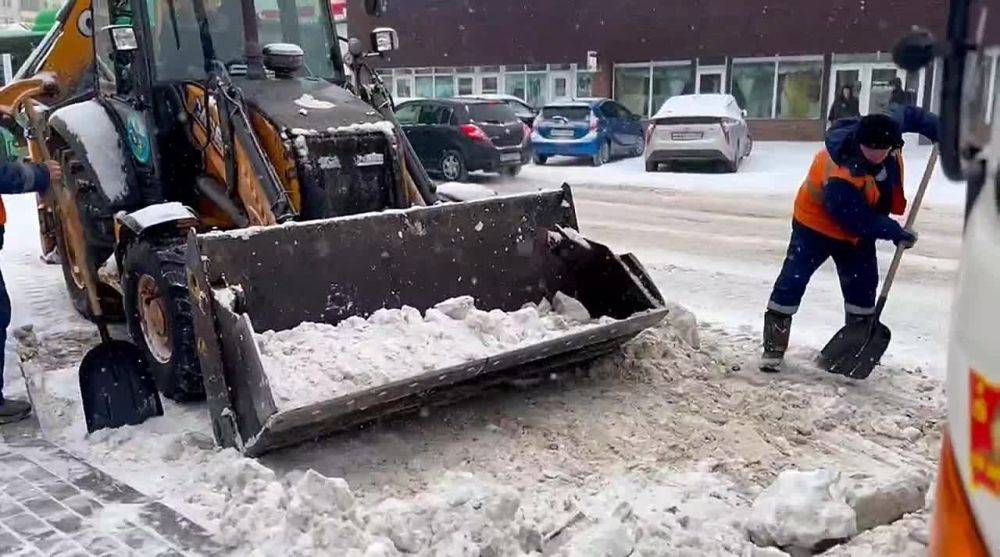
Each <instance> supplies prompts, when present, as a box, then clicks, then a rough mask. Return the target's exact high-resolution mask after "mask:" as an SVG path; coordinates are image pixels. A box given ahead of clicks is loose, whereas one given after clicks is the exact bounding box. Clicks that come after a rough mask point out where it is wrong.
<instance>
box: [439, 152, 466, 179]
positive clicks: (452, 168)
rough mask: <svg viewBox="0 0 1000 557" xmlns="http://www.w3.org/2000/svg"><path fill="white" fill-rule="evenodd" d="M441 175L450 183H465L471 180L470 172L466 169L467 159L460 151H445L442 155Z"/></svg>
mask: <svg viewBox="0 0 1000 557" xmlns="http://www.w3.org/2000/svg"><path fill="white" fill-rule="evenodd" d="M441 174H442V175H443V176H444V179H445V180H448V181H449V182H464V181H466V180H468V179H469V171H468V170H467V169H466V168H465V159H463V158H462V153H459V152H458V151H445V152H444V154H443V155H441Z"/></svg>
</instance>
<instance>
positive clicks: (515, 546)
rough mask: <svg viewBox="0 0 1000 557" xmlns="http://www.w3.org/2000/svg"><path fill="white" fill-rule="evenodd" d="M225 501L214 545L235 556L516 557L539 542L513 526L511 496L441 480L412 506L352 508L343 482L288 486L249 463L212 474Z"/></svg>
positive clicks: (462, 479)
mask: <svg viewBox="0 0 1000 557" xmlns="http://www.w3.org/2000/svg"><path fill="white" fill-rule="evenodd" d="M212 475H213V477H214V486H215V488H216V489H217V490H219V491H220V492H221V493H222V494H223V495H224V496H225V498H226V503H225V507H224V509H223V511H222V515H221V520H220V524H219V536H220V541H221V542H222V543H224V544H226V545H227V546H229V547H230V548H232V549H233V550H234V552H235V550H241V551H239V552H238V554H241V555H343V556H348V557H351V556H356V557H382V556H392V555H400V554H401V553H405V554H419V555H497V556H500V555H522V554H525V553H528V552H531V551H537V550H539V549H540V544H541V535H540V534H539V533H538V532H537V531H535V530H533V529H532V528H530V527H528V526H526V525H525V524H524V523H523V520H521V519H520V518H519V513H518V510H519V507H520V498H519V497H518V494H517V492H516V491H514V490H512V489H510V488H506V487H500V486H497V485H493V484H490V483H488V482H483V481H481V480H478V479H476V478H474V477H473V476H471V475H467V474H448V475H446V476H445V477H444V478H442V480H441V481H440V482H439V483H438V484H437V485H436V486H435V487H434V488H432V489H431V490H430V491H427V492H423V493H421V494H419V495H417V496H416V497H414V498H411V499H406V500H403V499H395V498H390V499H386V500H384V501H382V502H381V503H378V504H377V505H375V506H373V507H370V508H367V509H365V508H362V507H361V506H360V505H358V504H356V501H355V498H354V494H353V493H352V492H351V490H350V488H349V487H348V485H347V482H345V481H344V480H342V479H340V478H328V477H325V476H323V475H322V474H319V473H317V472H315V471H313V470H308V471H307V472H305V473H304V474H303V475H302V476H301V477H300V478H299V479H298V480H296V481H294V482H292V483H291V484H290V485H287V484H285V483H282V482H281V481H279V479H278V478H277V476H276V475H275V474H274V472H272V471H271V470H270V469H268V468H265V467H264V466H262V465H260V464H258V463H257V462H256V461H254V460H250V459H236V460H231V461H229V462H226V463H224V464H223V465H222V466H220V467H219V468H218V469H216V470H214V471H213V472H212Z"/></svg>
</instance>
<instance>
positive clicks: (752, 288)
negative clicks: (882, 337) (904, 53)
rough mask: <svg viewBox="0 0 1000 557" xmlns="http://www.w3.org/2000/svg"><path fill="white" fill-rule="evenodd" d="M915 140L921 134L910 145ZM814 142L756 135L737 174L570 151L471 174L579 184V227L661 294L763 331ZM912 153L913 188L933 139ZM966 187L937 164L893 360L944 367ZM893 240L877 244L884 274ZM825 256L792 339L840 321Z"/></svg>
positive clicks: (897, 311) (709, 316)
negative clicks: (595, 158)
mask: <svg viewBox="0 0 1000 557" xmlns="http://www.w3.org/2000/svg"><path fill="white" fill-rule="evenodd" d="M912 143H915V142H912ZM819 148H820V144H819V143H781V142H775V143H758V144H757V145H755V147H754V152H753V155H752V156H751V157H750V158H749V159H748V160H747V161H745V162H744V164H743V166H742V167H741V168H740V171H739V172H738V173H737V174H715V173H712V174H706V173H697V172H684V173H674V172H659V173H647V172H646V171H645V168H644V166H643V161H642V158H631V159H624V160H619V161H615V162H612V163H610V164H607V165H605V166H603V167H600V168H592V167H590V166H589V165H587V164H586V163H585V162H582V161H577V160H574V159H568V158H557V159H554V160H551V161H549V162H548V164H546V165H545V166H535V165H529V166H526V167H525V168H524V170H523V171H522V173H521V174H520V175H519V176H518V177H517V179H515V180H501V179H500V178H498V177H495V176H489V175H484V174H479V175H474V176H473V179H474V180H475V181H477V182H478V183H480V184H481V185H484V186H487V187H490V188H494V189H496V190H498V191H500V192H501V193H507V192H514V191H526V190H531V189H537V188H539V187H543V188H549V187H554V186H557V185H559V184H562V183H563V182H566V183H569V184H570V185H571V186H573V193H574V199H575V201H576V204H577V211H578V214H579V219H580V231H581V232H582V233H583V234H585V235H586V236H588V237H591V238H593V239H596V240H598V241H602V242H605V243H607V244H608V245H610V246H611V247H612V248H613V249H615V250H617V251H631V252H633V253H635V254H636V255H637V256H638V257H639V259H640V260H641V261H642V262H643V264H644V265H645V266H646V268H647V270H649V271H650V272H651V274H652V275H653V277H654V279H656V281H657V283H658V284H659V285H660V288H661V290H662V291H663V292H664V294H665V295H666V296H667V297H668V298H670V299H672V300H679V301H683V303H684V305H685V306H687V307H689V308H690V309H691V310H692V311H694V313H695V314H696V315H698V317H699V318H700V319H702V320H704V321H708V322H712V323H718V324H720V325H723V326H725V327H726V328H727V329H729V330H741V331H759V330H760V322H761V320H762V318H763V312H764V307H765V305H766V304H767V299H768V296H769V295H770V291H771V287H772V286H773V284H774V279H775V278H776V277H777V274H778V270H779V269H780V267H781V262H782V260H783V258H784V254H785V249H786V248H787V246H788V236H789V233H790V231H791V214H792V205H793V201H794V198H795V193H796V191H797V190H798V187H799V185H801V183H802V180H803V178H804V177H805V174H806V171H807V169H808V167H809V163H810V162H811V161H812V157H813V155H814V154H815V152H816V150H817V149H819ZM905 153H906V190H907V192H909V194H910V196H912V194H913V193H914V192H915V191H916V188H917V185H918V184H919V182H920V178H921V176H922V175H923V172H924V168H925V166H926V163H927V158H928V156H929V155H930V147H927V146H913V147H910V148H907V149H906V150H905ZM964 196H965V189H964V185H963V184H959V183H956V182H952V181H950V180H948V179H947V178H946V177H945V176H944V175H943V174H942V172H941V169H940V166H939V167H938V168H937V169H935V173H934V175H933V177H932V180H931V183H930V186H929V189H928V192H927V197H926V199H925V201H924V206H923V208H922V209H921V212H920V214H919V216H918V218H917V224H916V229H917V230H918V231H919V232H920V242H919V243H918V244H917V247H916V248H915V249H913V250H910V251H908V252H907V253H906V256H905V257H904V258H903V263H902V267H901V269H900V272H899V274H898V276H897V278H896V282H895V284H894V286H893V291H892V293H891V295H890V298H889V303H888V305H887V306H886V313H885V317H884V318H883V321H884V322H885V323H886V324H887V325H889V327H890V328H891V329H892V331H893V346H892V347H891V349H890V350H889V353H888V355H887V358H886V362H887V363H893V364H898V365H904V366H909V367H920V368H922V369H924V370H927V371H928V372H929V373H932V374H934V375H935V376H938V377H941V376H943V371H944V365H945V339H946V338H947V326H948V313H949V304H950V300H951V287H952V283H953V282H954V277H955V272H956V270H957V259H956V258H957V256H958V250H959V245H960V242H961V231H962V222H963V219H962V210H963V203H964V199H965V197H964ZM893 248H894V246H892V245H891V244H889V243H887V242H883V243H881V245H880V262H881V267H882V272H883V273H884V271H885V268H886V267H887V266H888V261H889V260H890V259H891V258H892V250H893ZM843 314H844V311H843V299H842V297H841V294H840V286H839V283H838V281H837V276H836V273H835V271H834V268H833V263H832V262H829V263H827V265H826V266H824V267H823V268H822V269H821V270H820V271H819V273H817V276H816V277H815V278H814V279H813V281H812V283H811V284H810V287H809V290H808V292H807V294H806V297H805V300H804V301H803V304H802V308H801V310H800V312H799V314H798V315H797V316H796V319H795V323H794V324H793V326H792V342H793V344H795V345H797V346H799V347H802V348H805V349H810V348H818V347H822V346H823V345H824V344H825V343H826V341H827V340H829V339H830V337H831V336H832V335H833V333H834V332H836V329H837V328H838V327H839V326H840V325H842V324H843V318H844V316H843Z"/></svg>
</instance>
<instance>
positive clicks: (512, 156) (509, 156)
mask: <svg viewBox="0 0 1000 557" xmlns="http://www.w3.org/2000/svg"><path fill="white" fill-rule="evenodd" d="M519 160H521V153H500V162H511V161H519Z"/></svg>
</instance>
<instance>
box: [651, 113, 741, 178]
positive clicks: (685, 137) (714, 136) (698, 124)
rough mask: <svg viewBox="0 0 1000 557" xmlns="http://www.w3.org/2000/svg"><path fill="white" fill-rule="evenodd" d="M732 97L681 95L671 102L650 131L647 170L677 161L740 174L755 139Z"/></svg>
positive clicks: (654, 169) (655, 118)
mask: <svg viewBox="0 0 1000 557" xmlns="http://www.w3.org/2000/svg"><path fill="white" fill-rule="evenodd" d="M745 116H746V111H745V110H741V109H740V107H739V105H738V104H737V103H736V99H735V98H733V96H732V95H720V94H712V95H678V96H676V97H671V98H669V99H667V102H665V103H663V107H661V108H660V110H659V112H657V113H656V115H654V116H653V117H652V118H651V119H650V123H649V127H648V129H647V130H646V134H647V139H646V171H647V172H656V171H657V170H659V169H660V166H661V165H668V164H670V163H674V162H686V161H687V162H695V161H697V162H714V163H718V164H721V165H722V166H723V168H725V170H726V171H728V172H736V171H737V170H738V169H739V167H740V162H742V161H743V159H744V158H746V157H748V156H749V155H750V150H751V149H752V148H753V140H752V139H751V138H750V130H749V128H748V127H747V122H746V120H745V119H744V118H745Z"/></svg>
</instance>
